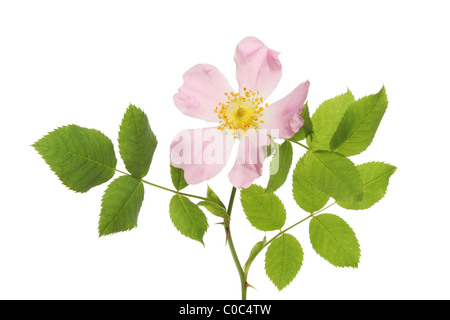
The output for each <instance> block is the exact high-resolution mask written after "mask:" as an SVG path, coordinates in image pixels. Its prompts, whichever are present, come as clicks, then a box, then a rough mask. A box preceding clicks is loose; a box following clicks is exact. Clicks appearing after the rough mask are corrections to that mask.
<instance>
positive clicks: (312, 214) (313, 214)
mask: <svg viewBox="0 0 450 320" xmlns="http://www.w3.org/2000/svg"><path fill="white" fill-rule="evenodd" d="M335 203H336V202H333V203H332V204H330V205H329V206H327V207H325V208H323V209H321V210H319V211H317V212H314V213H311V214H310V215H309V216H307V217H306V218H304V219H302V220H300V221H299V222H297V223H294V224H293V225H292V226H290V227H288V228H286V229H284V230H282V231H280V232H279V233H278V234H277V235H276V236H275V237H273V238H272V239H270V240H269V241H267V242H266V243H265V244H264V247H266V246H268V245H269V244H270V243H271V242H272V241H273V240H275V239H276V238H278V237H279V236H281V235H282V234H283V233H285V232H287V231H288V230H290V229H292V228H294V227H296V226H298V225H299V224H300V223H302V222H304V221H306V220H308V219H309V218H312V217H314V216H315V215H316V214H318V213H321V212H322V211H324V210H327V209H328V208H329V207H331V206H332V205H334V204H335Z"/></svg>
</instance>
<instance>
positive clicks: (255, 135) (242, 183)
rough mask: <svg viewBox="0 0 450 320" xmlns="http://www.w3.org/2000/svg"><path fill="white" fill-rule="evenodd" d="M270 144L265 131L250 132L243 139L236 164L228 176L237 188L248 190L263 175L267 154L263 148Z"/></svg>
mask: <svg viewBox="0 0 450 320" xmlns="http://www.w3.org/2000/svg"><path fill="white" fill-rule="evenodd" d="M269 144H270V138H269V137H268V136H267V133H266V131H265V130H249V131H248V132H247V133H246V134H245V136H242V137H241V141H240V143H239V150H238V154H237V159H236V163H235V164H234V166H233V168H232V169H231V171H230V173H229V174H228V178H229V179H230V181H231V184H232V185H233V186H235V187H236V188H248V187H250V186H251V185H252V183H253V181H254V180H255V179H256V178H258V177H260V176H261V175H262V169H263V162H264V158H265V152H264V150H263V146H267V145H269Z"/></svg>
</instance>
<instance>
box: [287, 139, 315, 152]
mask: <svg viewBox="0 0 450 320" xmlns="http://www.w3.org/2000/svg"><path fill="white" fill-rule="evenodd" d="M289 141H290V142H293V143H295V144H298V145H299V146H302V147H303V148H305V149H306V150H311V149H310V148H308V147H307V146H305V145H304V144H303V143H300V142H298V141H292V140H289Z"/></svg>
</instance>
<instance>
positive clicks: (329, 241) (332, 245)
mask: <svg viewBox="0 0 450 320" xmlns="http://www.w3.org/2000/svg"><path fill="white" fill-rule="evenodd" d="M309 236H310V240H311V244H312V246H313V248H314V250H315V251H316V252H317V254H319V255H320V256H321V257H322V258H324V259H325V260H327V261H328V262H330V263H331V264H332V265H334V266H336V267H352V268H357V267H358V264H359V258H360V255H361V251H360V248H359V243H358V239H356V235H355V233H354V232H353V230H352V228H350V226H349V225H348V224H347V223H346V222H345V221H344V220H343V219H341V218H340V217H338V216H336V215H333V214H328V213H324V214H320V215H317V216H315V217H314V218H312V219H311V221H310V224H309Z"/></svg>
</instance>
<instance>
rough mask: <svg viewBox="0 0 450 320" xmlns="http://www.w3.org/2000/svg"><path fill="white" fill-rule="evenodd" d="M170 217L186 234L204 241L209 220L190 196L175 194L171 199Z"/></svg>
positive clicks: (182, 232)
mask: <svg viewBox="0 0 450 320" xmlns="http://www.w3.org/2000/svg"><path fill="white" fill-rule="evenodd" d="M169 213H170V219H171V220H172V223H173V225H174V226H175V228H177V230H178V231H180V232H181V234H183V235H184V236H186V237H188V238H191V239H193V240H196V241H199V242H200V243H202V244H203V245H204V243H203V236H204V234H205V232H206V230H207V229H208V221H207V219H206V216H205V214H204V213H203V211H202V210H201V209H200V208H199V207H198V206H197V205H196V204H195V203H193V202H192V201H191V200H189V199H188V198H186V197H184V196H181V195H175V196H173V197H172V199H171V200H170V205H169Z"/></svg>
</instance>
